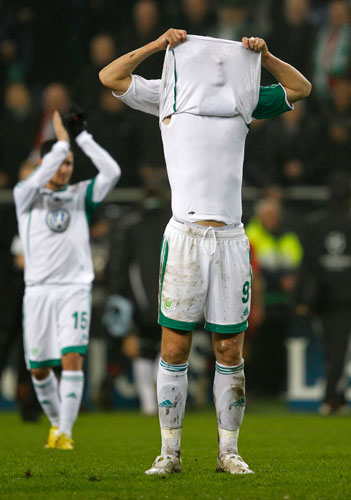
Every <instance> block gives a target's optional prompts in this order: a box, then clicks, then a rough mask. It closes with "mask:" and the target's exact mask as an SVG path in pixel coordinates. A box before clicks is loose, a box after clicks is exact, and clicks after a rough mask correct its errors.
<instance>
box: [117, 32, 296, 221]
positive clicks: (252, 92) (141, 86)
mask: <svg viewBox="0 0 351 500" xmlns="http://www.w3.org/2000/svg"><path fill="white" fill-rule="evenodd" d="M260 63H261V58H260V55H259V54H257V53H254V52H252V51H250V50H248V49H245V48H244V46H243V44H241V43H238V42H230V41H227V40H219V39H213V38H207V37H196V36H191V35H190V36H188V37H187V40H186V41H185V42H184V43H183V44H180V45H178V46H176V47H175V48H174V49H173V50H167V52H166V56H165V64H164V70H163V75H162V80H145V79H144V78H141V77H140V76H137V75H132V83H131V85H130V87H129V89H128V90H127V92H126V93H125V94H123V95H121V96H119V95H118V94H116V93H115V92H114V95H115V97H117V98H119V99H121V100H122V101H123V102H125V104H127V105H128V106H130V107H132V108H134V109H138V110H141V111H144V112H146V113H151V114H154V115H156V116H159V118H160V128H161V134H162V141H163V148H164V154H165V160H166V166H167V172H168V177H169V181H170V185H171V191H172V211H173V215H174V216H175V217H176V218H178V219H181V220H184V221H188V222H196V221H200V220H216V221H222V222H224V223H226V224H232V223H234V222H239V221H240V220H241V214H242V206H241V187H242V170H243V160H244V147H245V139H246V135H247V132H248V125H249V123H250V121H251V119H252V117H253V116H255V113H256V112H258V114H257V113H256V114H257V116H255V117H257V118H268V117H269V116H275V115H277V114H280V113H282V112H284V111H287V110H288V109H290V108H291V106H290V105H288V103H287V102H286V94H285V91H284V89H283V87H281V86H280V85H279V86H273V87H272V89H270V90H269V91H264V92H262V102H260V100H261V89H265V87H261V88H260V86H259V80H260ZM167 117H170V118H171V119H170V120H164V118H167Z"/></svg>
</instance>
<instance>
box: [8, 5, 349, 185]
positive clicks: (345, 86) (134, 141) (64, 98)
mask: <svg viewBox="0 0 351 500" xmlns="http://www.w3.org/2000/svg"><path fill="white" fill-rule="evenodd" d="M0 18H1V24H0V187H4V188H5V187H10V188H11V187H13V185H14V184H15V183H16V181H17V173H18V170H19V166H20V164H21V163H22V162H23V161H24V160H26V159H27V158H28V157H29V158H32V159H34V161H35V160H36V156H37V152H38V147H39V144H40V142H41V141H42V140H44V139H47V138H51V137H52V135H53V130H52V126H51V121H50V119H51V115H52V112H53V110H54V109H55V108H56V109H58V110H59V111H61V112H64V111H65V110H66V109H67V107H68V106H69V103H70V100H72V99H73V100H75V101H76V102H77V103H78V104H80V105H81V106H82V107H83V109H85V111H86V113H87V115H88V118H89V122H90V123H89V124H90V130H91V131H92V132H93V134H94V137H95V138H96V139H97V140H98V142H100V143H101V145H102V146H104V147H106V148H107V149H108V150H109V151H110V152H111V153H112V154H113V155H114V156H115V157H116V158H117V159H118V161H119V162H120V164H121V165H122V168H123V177H122V180H121V184H120V186H121V187H135V186H140V185H141V184H142V183H143V179H144V176H147V175H148V174H149V167H154V168H160V167H161V168H162V167H163V166H164V159H163V150H162V145H161V141H160V136H159V131H158V123H157V119H156V118H154V117H152V116H147V115H141V114H136V113H135V112H133V111H132V110H128V109H126V108H125V107H124V105H123V104H122V103H121V102H119V101H117V100H116V99H114V98H113V97H112V95H111V93H110V92H109V91H108V90H106V89H104V88H103V87H102V85H101V84H100V82H99V79H98V72H99V70H100V69H101V68H102V67H103V66H105V65H106V64H107V63H109V62H110V61H111V60H113V59H114V58H116V57H117V56H119V55H121V54H123V53H125V52H128V51H130V50H133V49H135V48H137V47H140V46H142V45H144V44H146V43H148V42H150V41H152V40H154V39H155V38H157V37H158V36H160V34H162V33H163V32H164V31H165V30H166V29H167V28H168V27H177V28H184V29H186V30H187V31H188V33H192V34H198V35H209V36H215V37H220V38H227V39H230V40H241V37H242V36H244V35H245V36H251V35H255V36H259V37H263V38H265V40H266V41H267V43H268V47H269V49H270V51H271V52H272V53H273V54H275V55H276V56H278V57H280V58H282V59H283V60H285V61H287V62H289V63H291V64H292V65H293V66H295V67H296V68H298V69H299V70H300V71H301V72H302V73H303V74H304V75H306V77H307V78H309V79H310V80H311V81H312V83H313V92H312V95H311V97H310V98H309V99H308V100H307V101H306V102H303V103H300V104H297V105H296V106H295V110H294V111H292V112H290V113H286V114H284V115H283V116H281V117H278V118H276V119H274V120H268V121H264V120H262V121H254V122H253V124H252V127H251V132H250V134H249V136H248V140H247V151H246V161H245V168H244V172H245V176H244V180H245V184H246V185H249V186H259V187H266V186H269V185H270V184H276V185H281V186H296V185H306V184H307V185H324V184H325V183H326V182H327V178H328V174H329V172H331V171H332V170H333V169H335V168H340V169H347V168H348V165H347V163H348V161H349V158H350V155H351V140H350V139H351V118H350V116H351V70H350V60H351V59H350V58H351V44H350V39H351V31H350V12H349V11H348V2H347V1H346V0H334V1H329V2H327V1H325V0H324V1H323V0H283V1H282V0H255V1H253V0H220V1H211V0H180V1H178V2H175V1H174V0H138V1H127V0H118V1H115V0H74V1H72V0H62V1H60V2H55V1H53V0H48V1H46V2H39V1H29V0H15V1H9V0H7V1H6V0H2V1H1V2H0ZM162 62H163V54H162V53H159V54H156V55H154V56H153V57H151V58H149V59H148V60H146V61H145V62H144V63H143V64H142V65H141V66H140V68H138V73H140V74H141V75H142V76H144V77H146V78H159V77H160V75H161V70H162ZM262 82H263V84H270V83H273V82H272V80H271V77H270V76H269V75H268V73H265V72H264V70H263V73H262ZM19 137H20V138H21V140H20V141H19V140H18V138H19ZM89 174H90V170H89V165H83V166H82V167H81V168H80V172H79V173H78V172H77V173H76V175H79V176H82V177H86V176H87V175H88V176H89Z"/></svg>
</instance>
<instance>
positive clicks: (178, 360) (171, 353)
mask: <svg viewBox="0 0 351 500" xmlns="http://www.w3.org/2000/svg"><path fill="white" fill-rule="evenodd" d="M161 357H162V359H163V361H165V362H166V363H168V364H170V365H178V364H182V363H186V362H187V361H188V350H187V349H185V348H182V347H181V346H169V347H167V348H166V349H163V351H162V354H161Z"/></svg>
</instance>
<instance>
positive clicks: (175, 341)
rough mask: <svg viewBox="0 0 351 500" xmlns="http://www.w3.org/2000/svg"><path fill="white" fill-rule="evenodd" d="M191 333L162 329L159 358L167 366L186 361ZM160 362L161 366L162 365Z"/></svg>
mask: <svg viewBox="0 0 351 500" xmlns="http://www.w3.org/2000/svg"><path fill="white" fill-rule="evenodd" d="M191 340H192V332H187V331H184V330H174V329H172V328H167V327H165V326H163V327H162V342H161V358H162V360H163V361H165V362H166V363H169V364H182V363H186V362H187V361H188V357H189V352H190V348H191ZM162 360H161V364H162Z"/></svg>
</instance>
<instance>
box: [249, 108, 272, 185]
mask: <svg viewBox="0 0 351 500" xmlns="http://www.w3.org/2000/svg"><path fill="white" fill-rule="evenodd" d="M272 121H274V118H273V119H272ZM272 121H271V120H252V122H251V124H250V133H249V134H248V135H247V139H246V146H245V158H244V169H243V175H244V183H245V185H249V186H257V187H265V186H268V185H269V184H271V183H272V182H273V178H272V177H273V176H272V168H274V167H275V165H274V163H273V159H272V156H273V151H274V144H273V143H272V139H273V138H272V133H271V129H272V127H271V124H272ZM273 165H274V167H273Z"/></svg>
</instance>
